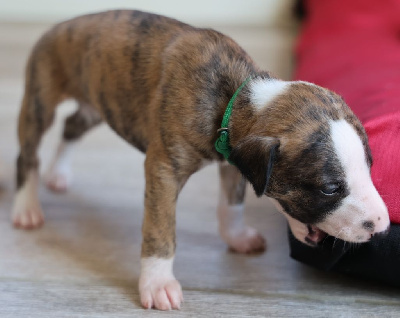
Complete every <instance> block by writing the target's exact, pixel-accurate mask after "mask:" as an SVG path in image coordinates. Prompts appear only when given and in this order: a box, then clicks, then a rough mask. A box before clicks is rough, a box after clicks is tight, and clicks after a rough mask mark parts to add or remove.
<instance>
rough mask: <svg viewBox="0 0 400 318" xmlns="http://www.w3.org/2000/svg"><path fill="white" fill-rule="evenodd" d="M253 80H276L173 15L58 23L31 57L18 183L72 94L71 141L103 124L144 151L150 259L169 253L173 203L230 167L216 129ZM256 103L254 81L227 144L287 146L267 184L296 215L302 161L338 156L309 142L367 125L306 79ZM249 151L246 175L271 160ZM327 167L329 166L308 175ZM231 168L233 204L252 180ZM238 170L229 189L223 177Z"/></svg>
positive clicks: (218, 37) (240, 158)
mask: <svg viewBox="0 0 400 318" xmlns="http://www.w3.org/2000/svg"><path fill="white" fill-rule="evenodd" d="M249 75H251V76H252V77H253V79H258V78H263V79H268V78H270V75H269V74H268V73H267V72H263V71H261V70H259V69H258V68H257V67H256V66H255V64H254V63H253V61H252V60H251V58H250V57H249V56H248V55H247V54H246V53H245V52H244V51H243V49H241V48H240V47H239V46H238V45H237V44H236V43H235V42H234V41H233V40H232V39H230V38H229V37H226V36H224V35H222V34H220V33H218V32H216V31H213V30H209V29H198V28H194V27H191V26H189V25H186V24H183V23H181V22H179V21H176V20H173V19H169V18H166V17H162V16H158V15H153V14H148V13H143V12H140V11H128V10H126V11H124V10H122V11H121V10H120V11H109V12H104V13H99V14H93V15H86V16H82V17H78V18H76V19H73V20H70V21H66V22H64V23H61V24H58V25H57V26H55V27H54V28H53V29H51V30H50V31H49V32H48V33H46V34H45V35H44V36H43V37H42V38H41V40H40V41H39V42H38V43H37V45H36V46H35V48H34V49H33V51H32V54H31V57H30V59H29V61H28V65H27V72H26V87H25V96H24V99H23V103H22V109H21V113H20V117H19V142H20V147H21V152H20V155H19V158H18V165H17V168H18V169H17V170H18V172H17V185H18V187H21V186H22V185H23V184H24V182H25V179H26V176H27V173H28V172H29V171H30V170H33V169H37V167H38V159H37V155H36V151H37V147H38V145H39V142H40V138H41V136H42V134H43V133H44V132H45V130H46V129H47V128H48V127H49V126H50V124H51V122H52V119H53V117H54V111H55V108H56V106H57V105H58V104H59V103H60V102H61V101H62V100H63V99H65V98H73V99H75V100H76V101H77V102H78V104H79V105H80V108H79V109H78V111H77V113H75V114H74V115H72V116H71V117H69V118H68V119H67V121H66V126H65V130H64V138H65V139H66V140H75V139H76V138H79V137H80V136H81V135H82V134H83V133H84V132H85V131H87V130H88V129H90V128H91V127H92V126H94V125H96V124H98V123H99V122H100V121H101V119H102V120H104V121H105V122H107V123H108V124H109V125H110V127H111V128H112V129H113V130H115V131H116V133H117V134H119V135H120V136H121V137H122V138H123V139H125V140H126V141H127V142H128V143H130V144H131V145H133V146H135V147H137V148H138V149H139V150H141V151H143V152H145V153H146V161H145V175H146V190H145V216H144V223H143V245H142V256H143V257H148V256H158V257H171V256H172V255H173V254H174V250H175V206H176V199H177V196H178V194H179V192H180V190H181V188H182V187H183V185H184V184H185V182H186V181H187V179H188V178H189V176H190V175H191V174H192V173H194V172H195V171H197V170H198V169H199V168H200V167H201V165H202V162H203V161H204V160H222V157H221V155H219V154H218V153H217V152H216V151H215V149H214V142H215V140H216V138H217V129H218V128H219V127H220V124H221V120H222V116H223V114H224V111H225V108H226V105H227V103H228V101H229V99H230V98H231V97H232V95H233V93H234V92H235V90H236V89H237V88H238V87H239V86H240V85H241V83H242V82H243V81H244V80H245V79H246V78H247V77H248V76H249ZM250 104H251V103H250V98H249V85H247V86H246V87H245V88H244V89H243V91H242V93H240V95H239V97H238V99H237V101H236V102H235V105H234V109H233V114H232V117H231V120H230V127H229V128H230V138H231V145H232V147H233V150H234V151H235V147H238V145H241V147H242V146H243V143H244V140H246V138H248V137H252V136H256V137H273V138H274V139H275V140H279V143H274V145H275V146H277V144H280V145H281V146H280V148H279V151H278V158H277V159H276V163H275V167H274V169H273V173H272V175H271V182H270V184H269V185H268V187H266V189H267V194H268V195H271V196H273V197H276V198H277V199H278V200H281V201H282V202H283V203H285V204H286V205H287V206H288V209H289V210H291V209H293V206H292V205H293V204H294V202H295V200H297V199H299V196H301V191H300V189H299V188H296V184H295V187H294V189H291V190H289V189H288V186H287V185H291V186H293V184H294V183H295V182H297V181H299V180H303V179H304V180H307V174H308V173H309V170H310V169H309V167H308V166H307V162H306V163H303V164H299V163H301V162H302V160H303V159H302V156H303V155H304V156H305V157H306V158H308V159H307V160H310V164H315V165H324V163H327V162H328V161H329V158H328V157H329V155H331V151H330V150H327V153H326V154H325V157H326V158H323V159H324V160H322V161H316V160H314V161H313V158H312V156H311V155H308V154H307V151H308V150H307V149H309V144H310V142H311V143H313V144H315V143H318V140H319V139H318V138H317V139H316V140H313V136H315V133H317V135H318V136H320V137H319V138H321V139H324V138H325V139H326V138H327V134H328V129H327V122H328V119H330V118H331V119H339V118H346V119H347V120H348V121H349V122H350V123H351V124H353V126H355V127H357V130H358V132H359V134H360V136H361V138H362V139H363V141H364V144H365V145H367V142H366V137H365V133H364V131H363V128H362V126H361V125H360V123H359V121H358V120H357V119H356V117H355V116H354V115H353V114H352V113H351V112H350V110H349V109H348V108H347V106H346V105H345V103H344V102H343V101H342V99H341V98H340V97H339V96H337V95H335V94H333V93H331V92H329V91H327V90H324V89H321V88H318V87H313V86H310V85H306V84H298V85H295V86H293V87H292V88H291V89H290V90H289V91H288V92H287V93H286V94H285V96H284V97H281V98H278V99H277V100H276V101H275V102H274V105H273V107H267V108H265V109H263V110H261V111H257V110H256V109H255V108H254V107H251V105H250ZM332 105H333V106H332ZM83 108H84V109H83ZM261 139H262V138H260V140H261ZM252 140H253V141H254V140H255V139H254V138H253V139H252ZM322 141H323V140H322ZM253 146H257V145H253ZM316 147H318V145H317V144H316ZM242 148H243V150H242V151H239V152H238V151H236V157H235V158H236V159H235V160H237V162H236V163H237V166H238V168H239V169H240V170H241V171H242V172H243V171H244V170H243V166H241V165H242V164H241V162H242V163H243V162H246V163H247V164H251V165H253V166H254V169H255V170H257V169H259V167H261V166H263V165H265V164H266V163H264V162H261V161H255V160H254V158H253V160H252V158H246V156H249V153H251V151H250V152H249V151H245V150H246V146H245V145H244V147H242ZM247 148H248V147H247ZM366 149H367V146H366ZM267 150H268V149H267ZM303 161H304V160H303ZM288 167H289V168H291V169H287V168H288ZM261 168H262V169H261ZM261 168H260V169H261V170H263V171H264V170H265V167H261ZM319 168H321V169H323V168H324V167H319V166H318V167H315V169H314V168H313V169H312V170H316V169H319ZM232 169H234V168H232V167H230V168H229V169H225V168H221V176H222V179H223V180H225V182H224V184H225V187H226V191H227V193H228V198H229V203H230V204H237V203H241V202H242V201H243V197H244V181H243V179H242V178H241V177H240V176H239V173H238V172H237V171H236V172H235V173H233V172H232V171H233V170H232ZM329 169H336V167H333V168H332V167H330V168H329ZM339 170H340V169H339ZM339 172H340V171H339ZM232 173H233V174H234V175H235V176H234V180H231V181H230V182H232V184H230V185H229V184H228V183H227V181H226V180H227V178H229V176H231V175H232ZM339 174H340V173H339ZM264 175H265V174H264ZM249 181H250V182H251V183H253V185H254V184H255V180H251V179H250V180H249ZM258 182H260V183H263V182H264V183H266V181H265V180H264V181H263V180H261V181H260V180H258ZM318 182H321V183H322V182H323V180H319V181H318ZM303 183H304V182H303ZM283 199H284V200H283ZM306 203H307V202H306ZM306 203H305V205H307V204H306ZM307 209H308V207H307V206H306V208H305V209H303V210H307ZM328 210H329V209H328V208H327V211H328ZM293 213H294V212H293ZM315 217H316V216H315V215H314V218H315Z"/></svg>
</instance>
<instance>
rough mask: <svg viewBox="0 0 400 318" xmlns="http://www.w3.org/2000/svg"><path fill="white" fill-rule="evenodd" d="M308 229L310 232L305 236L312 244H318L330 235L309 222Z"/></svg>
mask: <svg viewBox="0 0 400 318" xmlns="http://www.w3.org/2000/svg"><path fill="white" fill-rule="evenodd" d="M307 229H308V234H307V236H306V237H305V241H306V242H307V243H308V244H310V245H312V246H317V245H318V243H319V242H321V241H322V240H323V239H324V238H325V237H326V236H327V235H328V234H327V233H325V232H324V231H322V230H321V229H319V228H318V227H316V226H315V225H311V224H307Z"/></svg>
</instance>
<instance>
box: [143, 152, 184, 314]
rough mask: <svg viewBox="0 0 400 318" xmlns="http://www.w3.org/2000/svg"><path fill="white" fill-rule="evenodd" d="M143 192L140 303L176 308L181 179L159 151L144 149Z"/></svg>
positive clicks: (179, 294)
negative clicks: (174, 267)
mask: <svg viewBox="0 0 400 318" xmlns="http://www.w3.org/2000/svg"><path fill="white" fill-rule="evenodd" d="M145 170H146V193H145V215H144V221H143V228H142V232H143V242H142V260H141V263H142V264H141V265H142V269H141V274H140V279H139V291H140V299H141V303H142V306H143V307H145V308H152V307H154V308H157V309H160V310H170V309H179V308H180V304H181V302H182V300H183V297H182V290H181V286H180V284H179V282H178V281H177V280H176V279H175V277H174V274H173V272H172V264H173V260H174V255H175V207H176V199H177V196H178V193H179V190H180V188H181V186H182V185H183V183H184V180H182V178H179V177H178V176H177V175H176V174H175V171H174V169H173V168H172V167H171V165H170V164H169V163H168V160H165V159H163V156H162V154H156V153H154V152H152V151H151V150H148V151H147V153H146V162H145Z"/></svg>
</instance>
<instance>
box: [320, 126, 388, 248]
mask: <svg viewBox="0 0 400 318" xmlns="http://www.w3.org/2000/svg"><path fill="white" fill-rule="evenodd" d="M331 137H332V141H333V146H334V149H335V152H336V154H337V157H338V159H339V162H340V164H341V165H342V167H343V169H344V172H345V176H346V183H347V187H348V190H349V195H348V196H347V197H346V198H344V199H343V201H342V202H341V204H340V206H339V207H338V208H337V209H336V210H334V211H332V213H331V214H329V215H328V217H327V218H326V219H325V220H324V221H323V222H321V223H319V224H316V225H317V226H318V227H319V228H320V229H321V230H323V231H325V232H327V233H328V234H329V235H333V236H335V237H338V238H340V239H343V240H345V241H350V242H365V241H367V240H369V239H370V238H371V235H372V234H375V233H379V232H382V231H385V230H386V229H387V227H388V226H389V223H390V221H389V215H388V211H387V208H386V206H385V204H384V203H383V200H382V198H381V197H380V195H379V194H378V192H377V190H376V189H375V186H374V185H373V183H372V180H371V176H370V171H369V168H368V165H367V160H366V154H365V150H364V146H363V144H362V141H361V139H360V137H359V136H358V134H357V132H356V131H355V129H354V128H353V127H352V126H351V125H350V124H349V123H348V122H347V121H345V120H338V121H332V122H331ZM366 222H371V223H366ZM366 224H369V225H370V226H367V225H366Z"/></svg>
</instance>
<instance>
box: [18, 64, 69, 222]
mask: <svg viewBox="0 0 400 318" xmlns="http://www.w3.org/2000/svg"><path fill="white" fill-rule="evenodd" d="M40 60H41V59H40V58H34V57H32V58H31V60H30V62H29V63H28V68H27V75H26V76H27V78H26V86H25V95H24V98H23V101H22V107H21V111H20V115H19V122H18V138H19V145H20V153H19V156H18V159H17V194H16V196H15V201H14V206H13V210H12V221H13V223H14V225H15V226H16V227H20V228H25V229H30V228H36V227H39V226H40V225H42V223H43V220H44V217H43V212H42V208H41V205H40V202H39V199H38V189H37V187H38V180H39V174H38V170H39V160H38V157H37V149H38V146H39V144H40V140H41V138H42V135H43V133H44V132H45V131H46V129H47V128H48V127H49V126H50V125H51V123H52V120H53V117H54V110H55V107H56V106H57V104H58V103H59V102H60V101H61V95H62V94H61V91H60V89H59V86H58V85H57V79H53V78H52V74H53V70H52V69H51V67H52V66H53V65H52V64H51V61H49V60H48V59H46V60H44V59H43V60H42V61H43V64H42V65H38V64H40ZM38 61H39V62H38ZM39 66H40V67H39Z"/></svg>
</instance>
